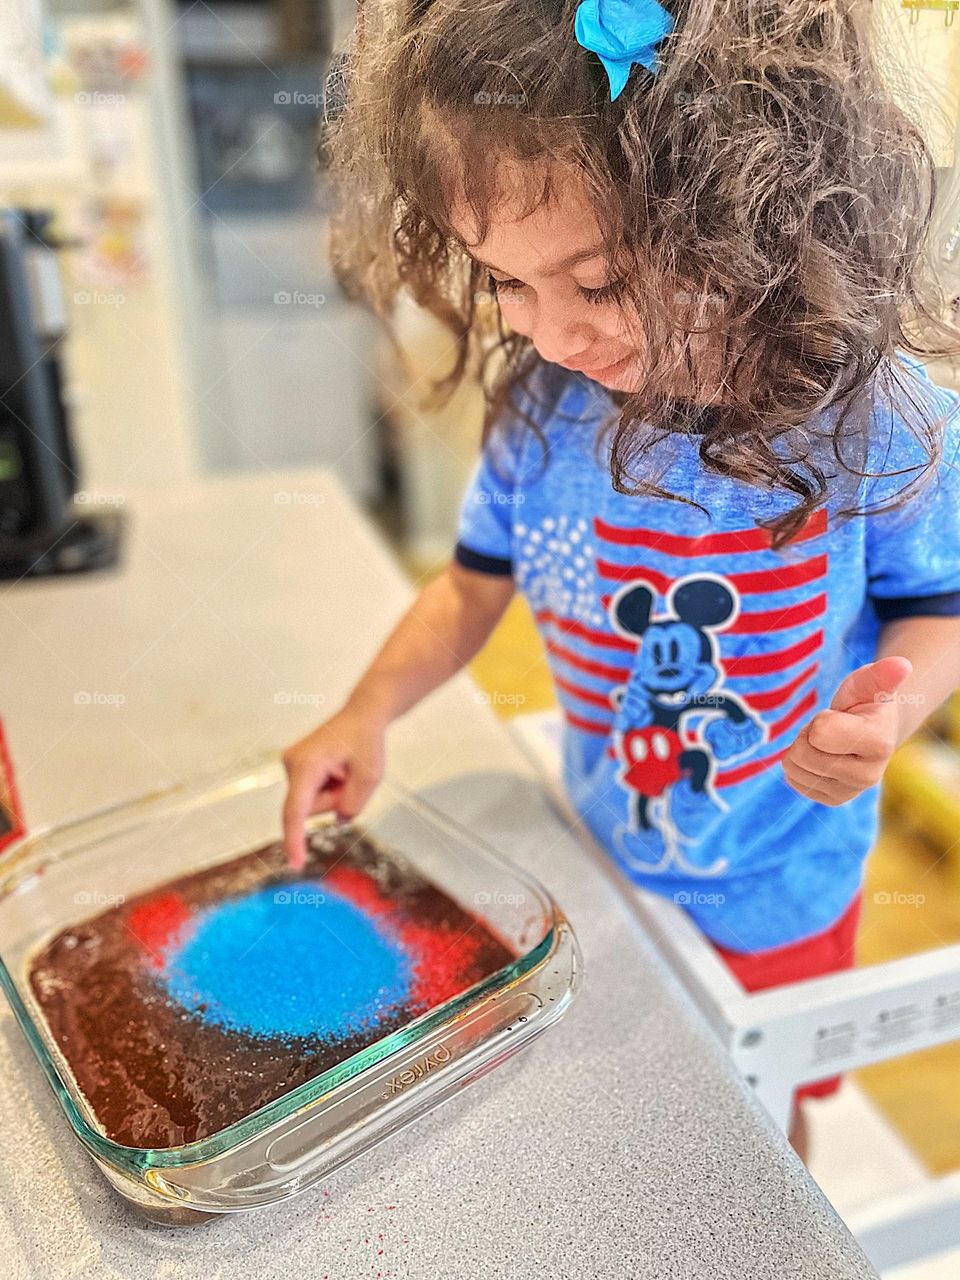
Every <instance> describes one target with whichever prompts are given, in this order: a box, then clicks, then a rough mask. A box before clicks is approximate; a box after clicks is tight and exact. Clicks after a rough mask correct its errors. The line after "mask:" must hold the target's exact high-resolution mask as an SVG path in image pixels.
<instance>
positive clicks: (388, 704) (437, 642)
mask: <svg viewBox="0 0 960 1280" xmlns="http://www.w3.org/2000/svg"><path fill="white" fill-rule="evenodd" d="M512 595H513V579H512V578H511V577H510V576H509V575H503V576H500V575H494V574H486V573H475V572H473V571H472V570H469V569H465V568H463V567H462V566H461V565H459V564H457V563H455V562H451V563H450V564H449V565H448V566H447V568H446V569H444V570H443V572H442V573H441V574H440V575H439V576H438V577H437V578H435V579H434V580H433V581H432V582H431V583H430V584H429V585H428V586H426V587H425V588H424V589H423V590H422V591H421V592H420V594H419V595H418V596H417V598H416V600H415V601H414V603H413V604H412V605H411V607H410V608H409V610H408V611H407V612H406V613H405V614H404V616H403V617H402V618H401V619H400V622H399V623H398V624H397V626H396V627H395V628H394V630H393V631H392V632H391V634H390V635H389V636H388V638H387V640H386V643H385V644H384V646H383V648H382V649H381V650H380V652H379V653H378V654H377V656H376V657H375V658H374V660H373V662H372V663H371V664H370V666H369V667H368V668H367V670H366V671H365V672H364V674H363V675H362V676H361V678H360V680H359V681H358V683H357V685H356V686H355V688H354V690H353V692H352V693H351V694H350V696H349V697H348V699H347V701H346V703H345V704H344V706H343V707H342V708H341V710H340V711H338V712H337V714H336V715H334V716H333V717H332V718H331V719H329V720H327V721H326V722H325V723H324V724H322V725H320V727H319V728H318V729H315V730H314V731H313V733H310V734H308V735H307V736H306V737H305V738H302V739H301V740H300V741H299V742H297V743H294V745H293V746H292V747H290V748H289V749H288V750H287V751H285V752H284V755H283V763H284V766H285V767H286V770H287V777H288V787H287V796H286V801H285V803H284V809H283V831H284V842H285V844H286V846H287V851H288V853H289V856H290V859H291V861H292V862H293V863H294V865H296V866H302V865H303V862H304V860H305V858H306V842H305V838H304V823H305V822H306V819H307V817H308V816H309V815H310V814H311V813H319V812H321V811H322V810H324V809H331V808H333V809H335V810H336V812H337V813H338V815H339V816H340V817H342V818H351V817H354V816H355V815H356V814H357V813H358V812H359V811H360V809H361V808H362V807H363V805H364V804H365V803H366V801H367V799H368V798H369V796H370V794H371V792H372V791H373V790H374V788H375V787H376V785H377V783H378V782H379V781H380V778H381V776H382V773H383V757H384V734H385V731H386V728H387V726H388V725H389V724H390V722H391V721H392V720H395V719H396V718H397V717H398V716H401V715H403V713H404V712H405V711H409V710H410V708H411V707H413V706H415V705H416V703H418V702H419V701H420V700H421V699H422V698H424V697H426V695H427V694H428V693H431V692H432V691H433V690H434V689H436V688H437V687H438V685H441V684H443V682H444V681H445V680H448V679H449V678H450V677H451V676H452V675H455V674H456V672H458V671H459V670H460V669H461V667H463V666H464V665H465V664H466V663H467V662H469V661H470V659H471V658H472V657H474V655H475V654H476V653H478V652H479V650H480V649H481V648H482V647H483V645H484V644H485V642H486V640H487V638H488V637H489V635H490V633H491V631H492V630H493V628H494V627H495V626H496V624H497V623H498V622H499V620H500V618H501V617H502V616H503V612H504V610H505V609H506V607H507V605H508V604H509V602H510V598H511V596H512Z"/></svg>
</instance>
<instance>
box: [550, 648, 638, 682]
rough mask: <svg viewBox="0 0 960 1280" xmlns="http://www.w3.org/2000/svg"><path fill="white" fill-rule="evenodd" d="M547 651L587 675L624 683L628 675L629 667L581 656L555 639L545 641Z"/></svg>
mask: <svg viewBox="0 0 960 1280" xmlns="http://www.w3.org/2000/svg"><path fill="white" fill-rule="evenodd" d="M547 652H548V653H552V654H553V655H554V657H555V658H559V659H560V660H561V661H562V662H566V663H567V664H568V665H569V666H571V667H574V668H575V669H576V670H577V671H582V672H583V673H584V674H585V675H588V676H600V677H601V678H602V679H605V680H614V681H616V683H617V684H624V683H626V681H627V680H628V679H629V677H630V668H629V667H614V666H611V665H610V664H609V663H608V662H593V661H592V660H591V659H590V658H581V657H580V655H579V653H574V652H573V650H572V649H568V648H567V647H566V646H565V645H562V644H557V642H556V640H548V641H547Z"/></svg>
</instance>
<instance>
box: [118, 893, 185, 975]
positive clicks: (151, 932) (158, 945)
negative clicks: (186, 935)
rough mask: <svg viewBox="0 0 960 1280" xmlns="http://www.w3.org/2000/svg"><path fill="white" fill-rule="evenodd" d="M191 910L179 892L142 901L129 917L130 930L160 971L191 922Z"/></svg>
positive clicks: (162, 894) (161, 894)
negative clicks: (165, 953) (175, 942)
mask: <svg viewBox="0 0 960 1280" xmlns="http://www.w3.org/2000/svg"><path fill="white" fill-rule="evenodd" d="M190 915H191V913H190V908H189V907H188V906H187V904H186V903H185V902H184V900H183V899H182V898H181V897H180V895H179V894H176V893H158V894H157V896H156V897H155V898H150V899H149V901H147V902H141V903H140V905H139V906H136V907H134V908H133V910H132V911H131V912H130V914H129V916H128V917H127V928H128V929H129V930H130V932H131V933H132V934H133V935H134V937H135V938H136V939H137V941H138V942H139V943H140V945H141V946H142V947H143V948H144V950H145V951H148V952H149V953H150V963H151V964H152V965H153V966H154V967H155V968H157V969H159V968H161V967H162V966H163V960H164V957H163V953H164V951H166V949H167V947H168V946H169V945H170V944H171V943H172V942H173V941H174V940H175V938H176V936H177V934H178V933H180V931H181V930H182V929H183V926H184V925H185V924H186V923H187V921H188V920H189V919H190Z"/></svg>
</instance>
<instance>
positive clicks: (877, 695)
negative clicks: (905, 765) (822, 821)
mask: <svg viewBox="0 0 960 1280" xmlns="http://www.w3.org/2000/svg"><path fill="white" fill-rule="evenodd" d="M912 670H913V667H912V665H911V663H910V662H909V660H908V659H907V658H892V657H891V658H881V659H880V660H879V661H877V662H870V663H868V664H867V665H866V666H865V667H858V668H857V670H856V671H852V672H851V673H850V675H848V676H847V678H846V680H844V682H843V684H841V686H840V688H839V689H838V690H837V692H836V693H835V694H834V697H833V701H832V702H831V703H830V707H829V709H828V710H826V711H821V712H819V713H818V714H817V715H815V716H814V717H813V719H812V720H811V721H810V723H809V724H807V725H805V726H804V728H803V729H801V731H800V733H799V734H798V736H797V738H796V740H795V742H794V743H793V745H792V746H791V747H790V750H789V751H788V752H787V754H786V755H785V756H784V759H783V771H784V774H785V775H786V779H787V782H789V784H790V786H791V787H793V789H794V791H797V792H799V793H800V795H802V796H807V797H809V799H811V800H816V801H817V802H818V803H819V804H827V805H838V804H845V803H846V802H847V801H848V800H852V799H853V797H854V796H858V795H859V794H860V793H861V791H866V789H867V788H868V787H872V786H874V785H875V784H876V783H878V782H879V781H880V779H881V777H882V776H883V771H884V769H885V768H886V767H887V761H888V760H889V759H890V757H891V756H892V755H893V753H894V751H895V749H896V748H897V747H898V746H899V744H900V736H901V733H900V705H899V702H898V700H897V699H896V698H894V696H893V695H894V694H895V693H896V691H897V690H898V689H899V688H900V686H901V685H902V684H903V682H904V680H906V679H907V677H908V676H909V675H910V673H911V672H912Z"/></svg>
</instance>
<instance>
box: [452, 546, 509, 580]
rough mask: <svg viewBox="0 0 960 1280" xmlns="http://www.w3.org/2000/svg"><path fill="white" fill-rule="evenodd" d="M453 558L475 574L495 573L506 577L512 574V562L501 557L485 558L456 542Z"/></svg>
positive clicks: (481, 554)
mask: <svg viewBox="0 0 960 1280" xmlns="http://www.w3.org/2000/svg"><path fill="white" fill-rule="evenodd" d="M453 558H454V560H456V562H457V564H462V565H463V567H464V569H473V570H475V571H476V572H477V573H496V574H499V575H501V576H507V575H509V574H512V573H513V561H512V560H509V559H504V558H503V557H502V556H486V555H484V554H483V553H482V552H480V551H473V550H471V548H470V547H468V546H465V545H464V543H462V542H458V543H457V545H456V546H455V547H454V549H453Z"/></svg>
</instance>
